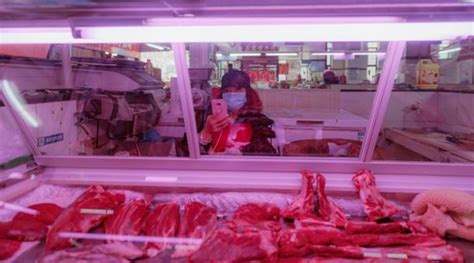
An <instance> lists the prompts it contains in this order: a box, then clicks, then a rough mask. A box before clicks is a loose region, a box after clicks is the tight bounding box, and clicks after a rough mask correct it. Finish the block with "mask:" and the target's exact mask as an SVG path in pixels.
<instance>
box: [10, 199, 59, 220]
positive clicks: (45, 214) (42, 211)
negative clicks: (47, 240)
mask: <svg viewBox="0 0 474 263" xmlns="http://www.w3.org/2000/svg"><path fill="white" fill-rule="evenodd" d="M28 208H31V209H34V210H36V211H38V212H39V214H37V215H30V214H26V213H18V214H16V215H15V217H13V220H12V221H16V220H22V221H33V220H35V221H39V222H41V223H43V224H45V225H48V226H49V225H52V224H53V223H54V221H55V220H56V219H57V218H58V217H59V215H60V214H61V212H62V211H63V208H62V207H60V206H58V205H56V204H52V203H41V204H34V205H30V206H28Z"/></svg>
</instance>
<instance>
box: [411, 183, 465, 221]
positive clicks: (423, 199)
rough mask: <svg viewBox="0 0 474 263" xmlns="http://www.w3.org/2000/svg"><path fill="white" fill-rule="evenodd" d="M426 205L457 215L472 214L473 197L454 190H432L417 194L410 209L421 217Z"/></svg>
mask: <svg viewBox="0 0 474 263" xmlns="http://www.w3.org/2000/svg"><path fill="white" fill-rule="evenodd" d="M428 204H432V205H434V206H436V207H439V208H441V207H443V208H445V209H446V211H450V212H454V213H457V214H470V213H473V212H474V196H472V195H470V194H468V193H465V192H462V191H459V190H454V189H432V190H428V191H426V192H423V193H421V194H418V195H417V196H415V198H413V201H412V202H411V209H412V210H413V211H414V212H415V213H416V214H419V215H421V214H424V213H425V211H426V209H427V208H428Z"/></svg>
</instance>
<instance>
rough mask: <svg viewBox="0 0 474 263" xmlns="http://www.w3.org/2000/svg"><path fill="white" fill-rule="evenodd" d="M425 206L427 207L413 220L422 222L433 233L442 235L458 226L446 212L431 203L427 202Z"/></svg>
mask: <svg viewBox="0 0 474 263" xmlns="http://www.w3.org/2000/svg"><path fill="white" fill-rule="evenodd" d="M427 207H428V209H427V210H425V213H424V214H423V215H422V216H419V217H418V218H416V219H415V220H417V221H419V222H421V223H423V225H424V226H426V227H427V228H428V229H429V230H431V231H432V232H433V233H436V234H438V235H440V236H444V235H446V233H447V232H449V231H453V230H455V229H456V228H457V227H458V225H457V224H456V222H454V221H453V219H452V218H451V217H450V216H449V215H448V214H445V213H443V212H442V211H440V210H439V209H438V208H436V207H434V206H433V205H431V204H428V206H427Z"/></svg>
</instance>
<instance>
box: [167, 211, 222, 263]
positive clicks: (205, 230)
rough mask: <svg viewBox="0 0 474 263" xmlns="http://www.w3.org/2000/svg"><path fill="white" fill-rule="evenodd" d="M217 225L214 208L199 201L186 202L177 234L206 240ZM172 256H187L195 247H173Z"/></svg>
mask: <svg viewBox="0 0 474 263" xmlns="http://www.w3.org/2000/svg"><path fill="white" fill-rule="evenodd" d="M216 227H217V212H216V209H215V208H212V207H209V206H206V205H204V204H202V203H199V202H190V203H187V204H186V206H185V207H184V214H183V218H182V221H181V224H180V229H179V236H180V237H187V238H196V239H202V241H203V242H204V240H206V239H207V238H208V237H209V236H210V235H212V233H213V232H214V230H215V229H216ZM175 248H176V250H175V252H174V254H173V258H177V257H184V256H188V255H189V254H190V253H192V252H193V251H194V250H195V248H194V247H192V246H191V247H189V246H183V247H175Z"/></svg>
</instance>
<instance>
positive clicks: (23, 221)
mask: <svg viewBox="0 0 474 263" xmlns="http://www.w3.org/2000/svg"><path fill="white" fill-rule="evenodd" d="M28 208H31V209H35V210H37V211H38V212H39V214H37V215H35V216H33V215H30V214H26V213H17V214H16V215H15V216H14V217H13V219H12V221H11V222H8V223H3V225H4V226H5V227H3V228H4V229H3V230H0V237H3V238H8V239H14V240H20V241H33V240H42V239H44V238H46V233H47V232H48V225H50V224H52V222H53V221H54V220H55V219H56V218H57V216H58V215H59V214H60V213H61V211H62V208H61V207H59V206H57V205H55V204H49V203H45V204H35V205H32V206H29V207H28Z"/></svg>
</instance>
